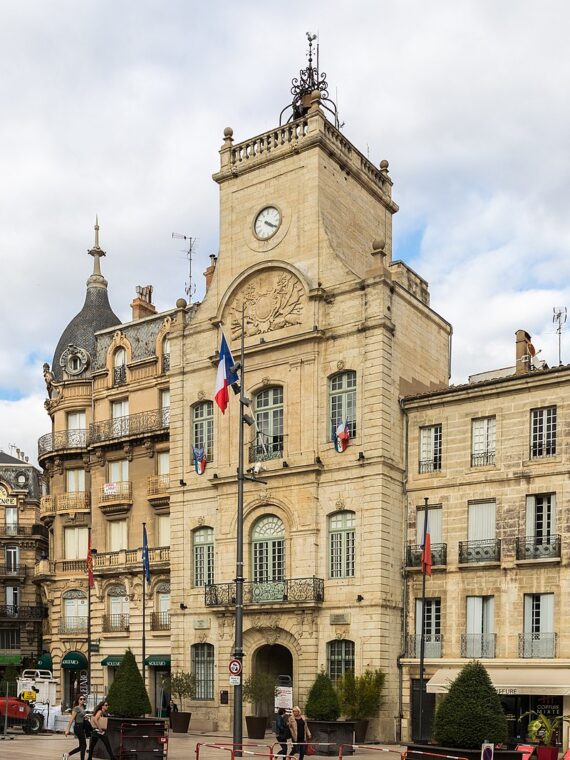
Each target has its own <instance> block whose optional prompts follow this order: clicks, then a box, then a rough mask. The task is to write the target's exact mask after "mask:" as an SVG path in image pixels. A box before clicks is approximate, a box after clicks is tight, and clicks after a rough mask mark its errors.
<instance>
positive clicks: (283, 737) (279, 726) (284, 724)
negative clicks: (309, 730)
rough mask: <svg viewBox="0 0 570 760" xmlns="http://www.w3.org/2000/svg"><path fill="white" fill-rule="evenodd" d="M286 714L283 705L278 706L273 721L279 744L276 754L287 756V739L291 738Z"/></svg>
mask: <svg viewBox="0 0 570 760" xmlns="http://www.w3.org/2000/svg"><path fill="white" fill-rule="evenodd" d="M286 714H287V710H285V708H284V707H280V708H279V709H278V710H277V719H276V721H275V736H276V737H277V741H278V742H279V744H280V745H281V752H277V754H278V755H283V757H287V755H288V753H289V750H288V749H287V740H288V739H290V738H291V731H290V730H289V723H288V721H287V717H286Z"/></svg>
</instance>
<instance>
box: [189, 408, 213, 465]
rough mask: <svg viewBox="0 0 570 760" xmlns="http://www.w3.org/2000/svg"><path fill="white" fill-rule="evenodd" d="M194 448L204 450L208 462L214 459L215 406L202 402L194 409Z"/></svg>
mask: <svg viewBox="0 0 570 760" xmlns="http://www.w3.org/2000/svg"><path fill="white" fill-rule="evenodd" d="M192 446H193V447H195V448H197V449H200V448H203V449H204V452H205V454H206V460H207V461H208V462H211V461H212V459H213V458H214V405H213V404H212V402H211V401H202V402H201V403H199V404H196V406H195V407H193V409H192Z"/></svg>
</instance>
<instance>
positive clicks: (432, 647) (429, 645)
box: [408, 633, 443, 658]
mask: <svg viewBox="0 0 570 760" xmlns="http://www.w3.org/2000/svg"><path fill="white" fill-rule="evenodd" d="M421 640H422V637H421V635H420V634H417V635H416V636H408V657H419V656H420V648H421ZM442 643H443V635H442V634H441V633H426V634H425V636H424V657H426V658H427V657H441V650H442Z"/></svg>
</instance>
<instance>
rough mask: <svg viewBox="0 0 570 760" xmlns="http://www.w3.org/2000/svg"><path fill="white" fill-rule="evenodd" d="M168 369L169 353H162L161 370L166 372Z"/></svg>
mask: <svg viewBox="0 0 570 760" xmlns="http://www.w3.org/2000/svg"><path fill="white" fill-rule="evenodd" d="M169 369H170V354H163V355H162V371H163V372H168V370H169Z"/></svg>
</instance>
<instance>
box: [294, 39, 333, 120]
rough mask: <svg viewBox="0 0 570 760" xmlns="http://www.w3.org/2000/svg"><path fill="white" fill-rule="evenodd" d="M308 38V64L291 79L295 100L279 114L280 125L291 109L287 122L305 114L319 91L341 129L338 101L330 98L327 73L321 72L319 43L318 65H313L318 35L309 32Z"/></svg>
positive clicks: (325, 106) (321, 99) (321, 101)
mask: <svg viewBox="0 0 570 760" xmlns="http://www.w3.org/2000/svg"><path fill="white" fill-rule="evenodd" d="M307 39H308V41H309V50H308V52H307V58H308V61H307V63H308V65H307V67H306V68H304V69H301V70H300V71H299V76H298V77H293V79H292V80H291V95H293V100H292V101H291V103H290V104H289V105H287V106H285V108H284V109H283V110H282V111H281V113H280V114H279V126H281V125H282V124H283V116H284V114H285V113H286V112H287V111H288V110H289V109H291V114H290V115H289V117H288V118H287V120H286V121H285V123H286V124H287V123H289V122H290V121H295V120H296V119H301V118H302V117H303V116H305V115H306V114H307V112H308V111H309V108H310V106H311V94H312V93H313V92H315V91H317V92H318V93H319V94H320V103H321V105H322V106H323V108H324V109H326V110H327V111H328V112H329V113H330V114H331V115H332V117H333V119H334V125H335V127H336V128H337V129H340V125H339V119H338V109H337V107H336V103H335V102H334V101H333V100H331V99H330V98H329V92H328V89H329V86H328V82H327V75H326V73H325V72H324V71H323V72H321V71H320V70H319V45H318V43H317V44H316V46H315V48H316V66H313V42H314V41H315V40H316V39H317V35H316V34H311V33H310V32H307Z"/></svg>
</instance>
